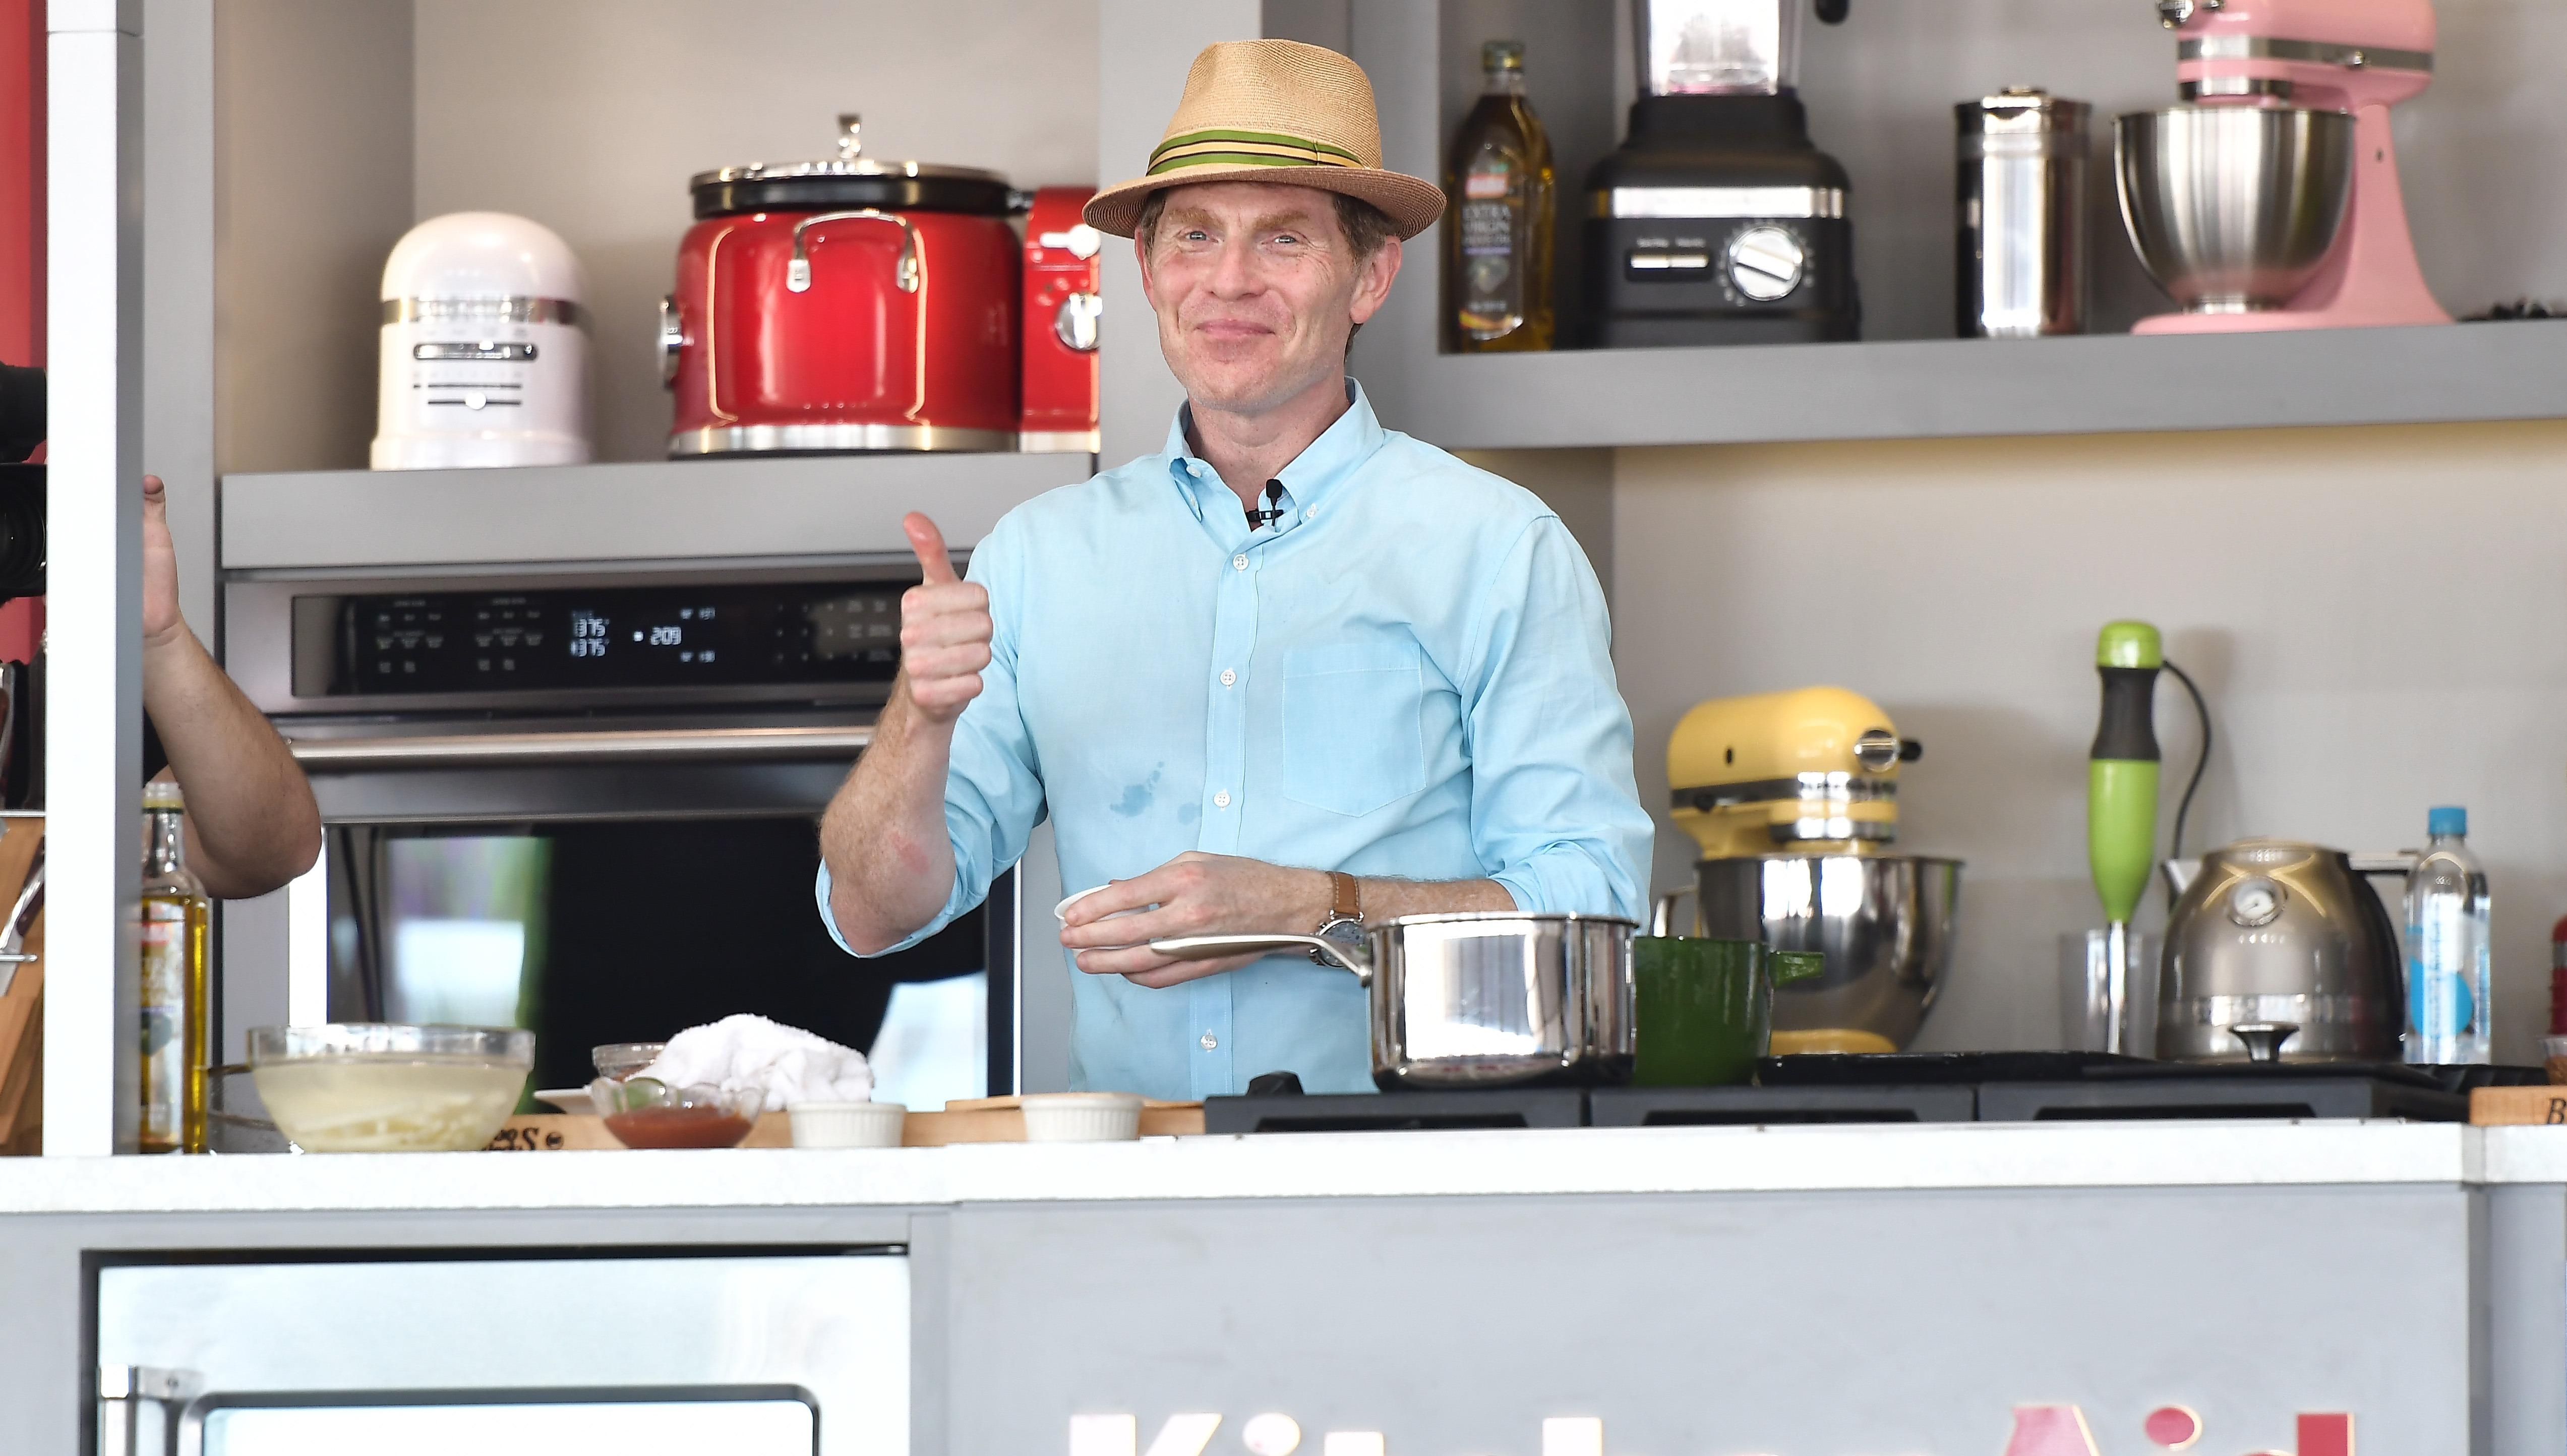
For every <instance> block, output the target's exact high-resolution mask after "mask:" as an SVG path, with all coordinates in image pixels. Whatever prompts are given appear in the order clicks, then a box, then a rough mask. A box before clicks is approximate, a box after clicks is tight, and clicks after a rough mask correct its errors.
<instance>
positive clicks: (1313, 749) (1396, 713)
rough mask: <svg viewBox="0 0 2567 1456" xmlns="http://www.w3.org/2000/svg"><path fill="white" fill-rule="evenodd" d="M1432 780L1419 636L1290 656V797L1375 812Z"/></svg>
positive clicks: (1286, 787)
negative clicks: (1414, 639) (1416, 640)
mask: <svg viewBox="0 0 2567 1456" xmlns="http://www.w3.org/2000/svg"><path fill="white" fill-rule="evenodd" d="M1425 786H1426V673H1425V656H1424V654H1423V653H1422V652H1420V651H1419V649H1418V647H1417V644H1415V643H1413V642H1354V643H1343V644H1339V645H1336V646H1331V647H1304V648H1296V649H1294V650H1292V651H1290V652H1287V653H1285V654H1283V796H1284V797H1285V798H1288V799H1291V800H1292V801H1294V802H1295V803H1304V804H1309V805H1311V806H1313V807H1315V808H1322V809H1327V810H1329V811H1331V812H1333V813H1339V814H1369V813H1371V812H1372V811H1373V810H1375V809H1378V808H1381V807H1382V806H1383V805H1385V804H1390V803H1394V802H1396V801H1398V800H1400V799H1404V798H1406V797H1408V796H1409V795H1410V794H1413V793H1415V792H1417V791H1418V790H1419V789H1422V788H1424V787H1425Z"/></svg>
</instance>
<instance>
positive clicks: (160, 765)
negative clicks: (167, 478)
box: [143, 475, 321, 900]
mask: <svg viewBox="0 0 2567 1456" xmlns="http://www.w3.org/2000/svg"><path fill="white" fill-rule="evenodd" d="M143 776H144V777H145V778H152V777H159V778H173V779H175V780H177V782H178V784H179V786H180V787H181V788H182V789H184V790H185V791H186V795H187V819H186V836H187V868H189V869H191V870H193V871H195V873H196V878H197V879H200V880H202V881H204V882H205V893H206V894H209V895H211V896H213V897H214V898H216V899H218V900H244V899H247V898H249V897H250V896H253V895H264V894H266V893H268V892H269V891H271V890H275V889H279V888H281V887H283V886H284V884H285V882H286V881H288V880H291V879H293V878H294V877H295V876H297V875H300V874H302V873H303V872H304V871H305V870H308V869H310V868H312V862H313V861H314V860H315V859H317V858H319V857H320V854H321V810H320V808H319V806H318V805H316V804H315V803H314V802H313V799H312V785H311V783H310V782H309V781H308V780H306V779H305V778H304V776H303V769H302V767H301V766H300V765H298V764H297V763H296V762H295V761H294V754H293V753H292V752H291V751H290V750H289V749H287V747H286V746H285V740H284V739H282V738H279V737H278V736H277V735H276V729H275V728H272V727H270V726H269V724H268V722H267V720H266V718H264V717H263V716H261V715H260V713H259V711H258V710H257V709H256V708H254V707H252V706H251V705H250V701H249V699H248V698H247V697H246V696H244V695H243V694H242V692H241V690H240V689H239V687H237V686H236V685H234V684H233V682H232V680H231V679H230V678H228V677H226V676H224V674H223V670H222V669H221V668H219V667H217V666H215V664H214V659H213V655H212V654H211V653H208V652H206V651H205V645H204V644H203V643H201V642H198V641H197V640H196V634H195V633H193V632H190V631H188V630H187V622H186V619H185V618H183V617H181V616H179V615H178V553H177V550H176V548H175V547H174V546H173V545H172V544H171V543H170V540H169V509H168V498H167V496H166V495H165V494H163V493H162V489H161V485H160V477H159V476H157V475H145V476H143Z"/></svg>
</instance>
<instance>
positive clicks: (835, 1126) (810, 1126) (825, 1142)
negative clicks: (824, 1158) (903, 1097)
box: [784, 1102, 909, 1148]
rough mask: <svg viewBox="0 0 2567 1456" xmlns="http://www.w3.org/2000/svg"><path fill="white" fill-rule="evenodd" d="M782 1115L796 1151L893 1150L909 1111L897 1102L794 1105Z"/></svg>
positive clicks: (896, 1145)
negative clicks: (789, 1124) (789, 1125)
mask: <svg viewBox="0 0 2567 1456" xmlns="http://www.w3.org/2000/svg"><path fill="white" fill-rule="evenodd" d="M784 1115H785V1116H786V1117H788V1118H790V1119H791V1120H792V1123H793V1145H794V1146H795V1147H797V1148H896V1147H899V1146H900V1131H901V1124H902V1122H903V1121H904V1120H905V1119H906V1118H907V1117H908V1116H909V1109H908V1108H907V1107H904V1106H902V1105H901V1104H900V1103H898V1102H797V1103H795V1104H794V1105H792V1106H790V1107H787V1108H785V1109H784Z"/></svg>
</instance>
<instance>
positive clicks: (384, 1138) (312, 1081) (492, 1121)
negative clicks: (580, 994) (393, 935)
mask: <svg viewBox="0 0 2567 1456" xmlns="http://www.w3.org/2000/svg"><path fill="white" fill-rule="evenodd" d="M534 1064H535V1033H534V1032H532V1031H524V1030H518V1029H515V1028H513V1027H503V1026H405V1025H396V1024H390V1023H385V1022H363V1021H361V1022H343V1023H338V1024H331V1025H321V1026H257V1027H253V1028H251V1030H250V1033H249V1069H250V1079H251V1080H252V1081H254V1082H256V1083H257V1085H258V1095H259V1100H260V1101H262V1102H264V1103H266V1104H267V1111H268V1115H269V1116H271V1117H273V1118H275V1119H276V1125H277V1127H278V1128H279V1129H280V1130H281V1131H283V1132H284V1134H285V1135H286V1136H287V1137H288V1138H290V1139H292V1140H293V1142H294V1145H295V1146H296V1147H298V1148H301V1149H303V1150H304V1151H305V1152H308V1153H409V1152H466V1151H472V1150H477V1149H479V1148H482V1147H484V1146H486V1145H488V1143H489V1141H490V1137H491V1134H493V1133H495V1132H497V1131H498V1130H499V1124H501V1123H503V1122H505V1121H507V1120H508V1114H509V1113H510V1112H512V1111H514V1110H516V1106H517V1098H518V1096H519V1095H520V1094H521V1093H522V1092H523V1091H524V1090H525V1085H526V1074H527V1073H528V1072H529V1071H531V1070H533V1068H534Z"/></svg>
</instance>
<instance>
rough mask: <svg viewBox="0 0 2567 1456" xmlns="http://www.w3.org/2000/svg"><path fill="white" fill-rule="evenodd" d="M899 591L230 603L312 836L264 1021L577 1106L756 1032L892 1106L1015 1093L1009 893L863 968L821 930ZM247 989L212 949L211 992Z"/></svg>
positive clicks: (683, 577) (348, 578)
mask: <svg viewBox="0 0 2567 1456" xmlns="http://www.w3.org/2000/svg"><path fill="white" fill-rule="evenodd" d="M916 580H917V571H916V567H915V565H914V564H905V563H902V562H901V561H899V560H898V558H888V559H886V558H885V557H882V556H870V557H841V558H834V559H832V558H805V559H780V560H779V559H769V560H766V561H761V562H755V563H750V564H742V563H738V562H712V563H696V564H683V563H651V564H648V565H643V566H634V565H631V564H626V565H623V566H617V565H613V564H600V565H595V566H586V565H572V566H563V565H558V564H555V565H549V566H540V567H519V566H481V567H473V568H469V569H457V568H436V567H422V568H394V569H387V568H369V569H366V570H362V571H353V570H338V569H297V570H283V571H266V572H257V573H235V574H233V575H232V576H231V577H230V578H229V579H227V580H226V582H225V584H224V588H223V593H224V602H223V613H224V619H223V620H224V639H225V641H224V656H225V660H226V666H227V667H228V669H229V671H230V672H231V674H232V676H233V678H234V679H235V680H236V681H237V682H239V683H240V685H241V686H242V688H243V689H244V690H245V691H246V692H247V693H248V694H249V695H250V697H251V699H252V701H254V702H255V703H256V704H257V705H258V706H259V708H260V709H261V710H262V711H263V712H265V713H267V714H268V715H269V716H270V718H271V719H272V720H273V721H274V722H275V723H276V725H277V726H278V728H279V729H280V731H282V732H283V733H284V734H285V735H286V737H287V738H288V740H289V741H290V742H291V743H292V745H293V748H294V752H295V755H296V757H297V758H298V759H299V760H300V761H301V762H302V764H303V766H304V768H305V771H306V772H307V773H308V774H309V775H310V777H311V780H312V784H313V789H314V792H315V794H316V795H317V796H318V798H319V801H320V805H321V812H322V816H323V819H324V821H325V823H326V824H327V851H326V853H325V855H324V860H323V864H322V865H321V866H319V867H317V868H316V870H315V872H314V873H313V874H311V875H308V876H306V877H305V879H304V880H302V881H299V882H298V883H297V884H296V885H295V886H293V887H291V888H290V889H289V890H288V891H287V892H285V899H286V907H285V915H284V920H285V923H286V927H287V928H286V932H285V941H286V949H285V954H284V957H283V959H284V962H285V971H286V976H285V981H286V985H285V988H284V996H283V1014H284V1016H285V1018H286V1019H291V1020H294V1021H308V1020H320V1019H330V1020H402V1021H461V1022H469V1023H477V1024H493V1023H496V1024H518V1025H524V1026H528V1027H530V1028H532V1029H533V1030H534V1031H535V1032H536V1046H537V1050H536V1056H537V1067H536V1077H535V1080H534V1084H535V1085H536V1086H538V1087H568V1086H579V1085H581V1084H583V1083H585V1082H586V1081H587V1080H588V1077H589V1075H590V1074H591V1073H590V1071H589V1068H588V1051H589V1048H590V1047H591V1046H593V1045H595V1044H598V1043H601V1042H607V1041H625V1040H656V1039H660V1038H662V1037H665V1036H667V1035H668V1034H670V1033H671V1032H674V1031H676V1030H679V1029H681V1028H683V1027H685V1026H689V1025H694V1024H698V1023H701V1022H704V1021H709V1020H713V1019H717V1018H719V1017H722V1016H725V1015H729V1014H731V1013H734V1012H754V1013H757V1014H759V1015H763V1016H767V1017H770V1018H773V1019H776V1020H779V1021H784V1022H787V1023H790V1024H794V1025H799V1026H804V1027H807V1028H809V1029H811V1030H814V1031H817V1032H819V1033H821V1034H823V1035H826V1036H828V1037H830V1038H831V1039H833V1040H838V1041H841V1042H845V1043H847V1044H850V1045H855V1046H858V1047H862V1048H865V1049H866V1050H868V1052H869V1053H871V1054H873V1055H874V1056H875V1057H876V1059H877V1061H878V1062H879V1063H880V1065H879V1068H878V1071H879V1075H880V1076H881V1078H882V1082H883V1086H882V1089H881V1090H879V1091H878V1093H877V1095H880V1096H883V1097H885V1098H887V1099H893V1100H907V1101H910V1102H911V1103H912V1105H925V1106H930V1107H933V1106H935V1105H938V1104H939V1103H941V1102H942V1101H944V1100H946V1099H947V1098H950V1097H960V1096H977V1095H983V1094H984V1093H993V1092H1006V1091H1012V1090H1015V1089H1016V1086H1017V1081H1018V1077H1017V1064H1018V1060H1017V1047H1018V1040H1019V1037H1018V1029H1017V1028H1018V1007H1017V992H1016V987H1017V981H1018V978H1017V976H1016V974H1015V972H1016V968H1015V952H1016V920H1017V909H1018V896H1017V894H1016V886H1015V881H1014V877H1013V876H1012V875H1011V876H1009V877H1008V878H1007V879H1004V880H1002V881H1001V882H1000V883H999V884H998V886H996V887H994V889H993V891H992V894H991V897H990V901H989V903H988V905H987V906H985V907H984V909H983V910H981V911H978V912H975V913H973V914H972V915H969V916H967V917H965V918H964V919H962V920H960V921H958V922H956V924H955V925H953V926H952V927H950V928H949V929H947V930H946V931H944V932H943V933H941V934H939V935H937V936H936V937H934V938H932V939H930V940H928V941H927V942H925V943H923V944H922V945H920V946H918V947H917V948H915V949H914V950H911V951H908V952H904V953H902V954H900V955H897V956H892V957H887V958H884V959H882V960H880V961H863V962H860V961H855V960H851V959H849V958H848V957H847V956H845V955H844V954H843V953H842V952H840V951H839V950H838V949H837V948H836V946H835V945H833V944H832V943H831V942H830V940H829V938H828V936H827V933H826V931H825V929H824V927H823V926H822V924H821V922H820V919H819V915H818V912H817V909H816V907H815V906H814V904H813V901H812V895H811V878H812V872H813V868H814V866H815V865H816V863H817V840H816V833H815V826H816V819H817V816H818V814H819V812H820V810H821V808H822V806H823V805H824V804H825V803H826V802H827V800H828V797H829V795H830V793H831V792H832V791H833V790H834V789H835V788H836V787H837V785H838V783H839V782H840V780H841V779H842V778H843V777H844V776H845V774H846V772H847V769H848V767H849V765H850V764H851V762H852V761H853V759H854V758H855V756H856V754H857V753H858V752H859V751H860V750H861V749H862V747H863V746H864V744H865V743H866V741H867V740H868V739H869V737H870V734H871V729H872V724H873V722H874V719H875V717H876V716H877V714H878V712H879V710H880V706H881V704H882V702H883V701H884V699H885V697H886V695H887V693H888V691H889V686H890V682H891V679H892V676H893V674H894V672H895V671H896V669H897V667H898V664H899V635H898V634H899V621H900V610H899V598H900V594H901V592H902V591H903V590H904V589H906V588H907V587H908V586H910V585H912V584H914V583H915V581H916ZM229 939H230V938H229V937H227V940H229ZM255 969H256V968H254V967H245V966H244V964H243V957H242V956H240V955H239V954H238V953H237V951H236V949H232V948H227V952H226V956H225V974H226V977H227V978H233V977H236V976H238V975H240V974H242V973H243V972H244V971H245V970H246V971H250V972H251V973H252V974H255ZM252 1000H253V999H252V998H245V997H244V996H241V995H236V994H232V993H230V992H228V991H227V994H226V997H225V1002H226V1005H227V1006H229V1007H235V1008H236V1007H240V1006H243V1005H245V1004H250V1003H251V1001H252ZM237 1035H238V1030H237V1028H229V1027H227V1028H226V1036H225V1039H226V1041H232V1040H236V1039H237Z"/></svg>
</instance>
